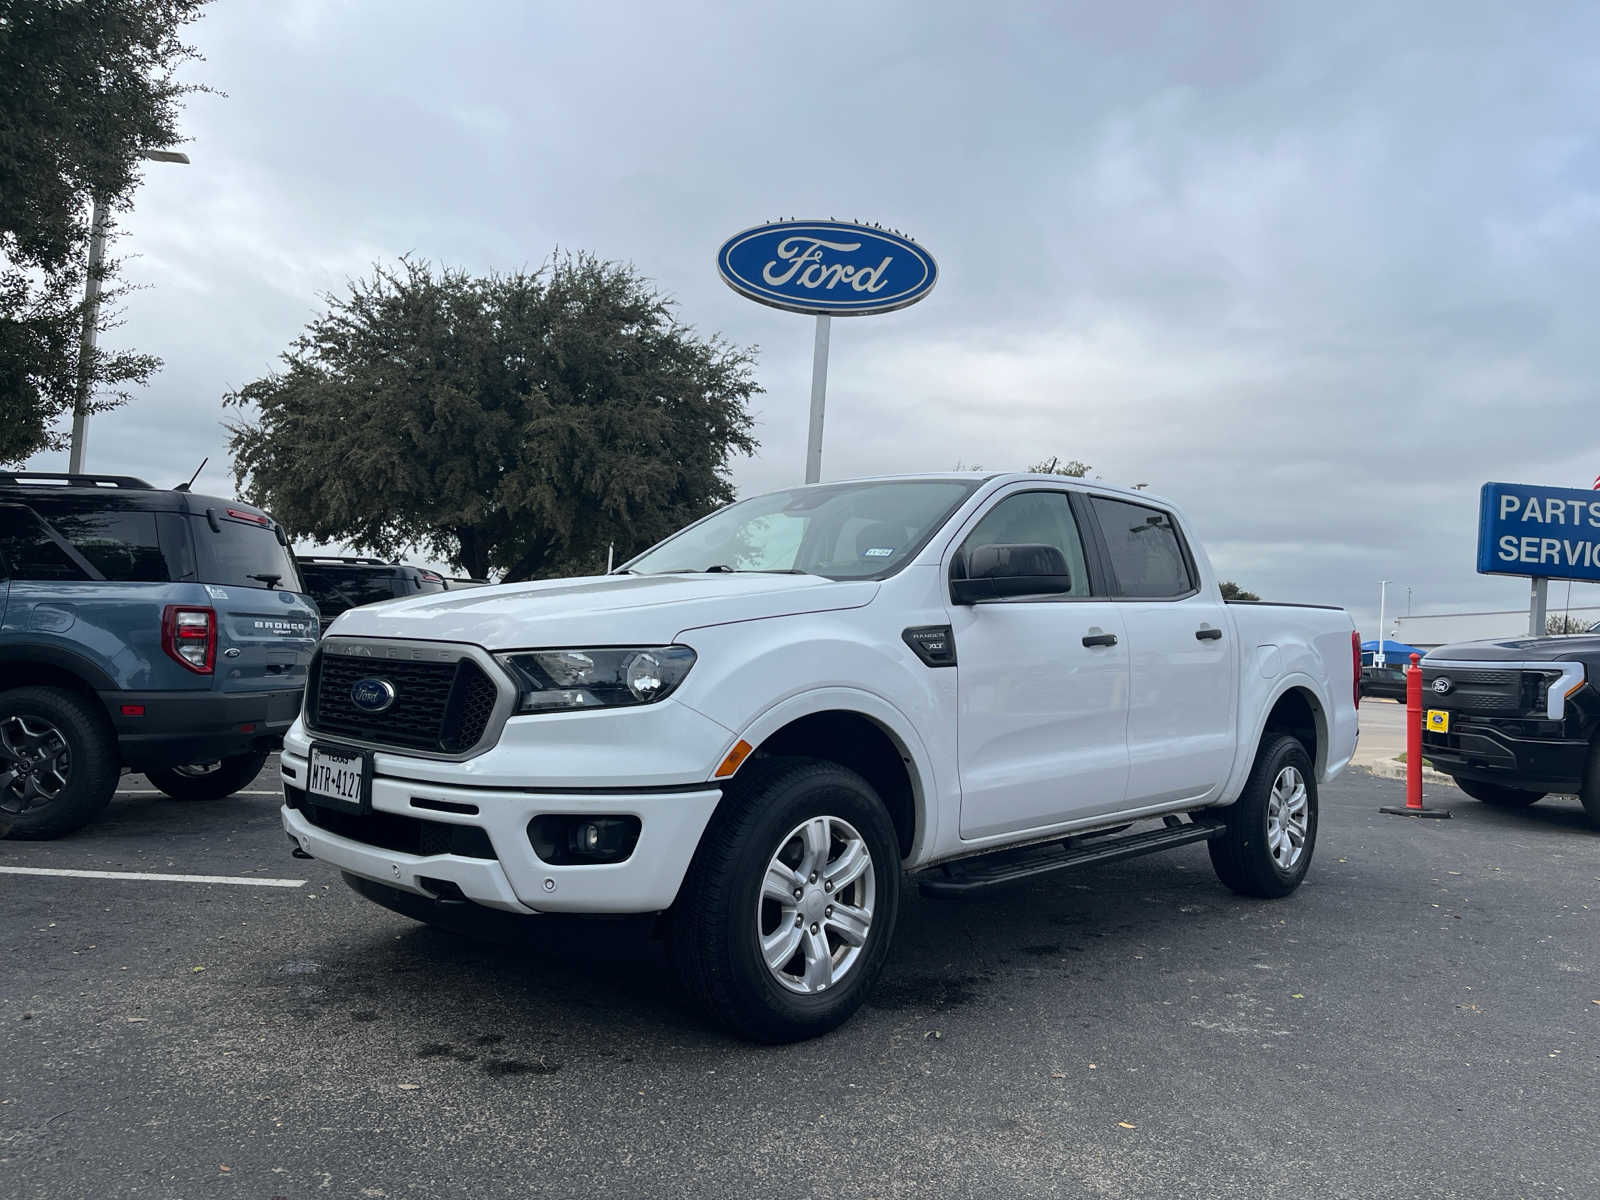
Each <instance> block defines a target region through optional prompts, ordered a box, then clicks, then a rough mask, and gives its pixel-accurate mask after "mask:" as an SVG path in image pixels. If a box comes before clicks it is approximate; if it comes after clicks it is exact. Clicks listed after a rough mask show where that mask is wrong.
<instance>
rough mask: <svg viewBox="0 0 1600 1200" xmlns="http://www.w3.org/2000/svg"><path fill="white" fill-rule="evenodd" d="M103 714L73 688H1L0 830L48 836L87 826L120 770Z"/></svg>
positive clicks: (107, 798)
mask: <svg viewBox="0 0 1600 1200" xmlns="http://www.w3.org/2000/svg"><path fill="white" fill-rule="evenodd" d="M121 767H122V763H121V759H120V758H119V756H118V754H117V743H116V739H115V738H114V737H112V734H111V729H110V726H109V725H108V724H107V723H106V719H105V716H104V714H102V713H101V712H100V710H99V709H98V708H97V707H96V706H94V705H93V704H91V703H90V702H89V701H88V700H86V699H84V698H83V697H82V696H79V695H78V694H77V693H75V692H71V691H68V690H67V689H66V688H54V687H23V688H14V689H12V690H11V691H9V692H0V832H3V835H4V836H6V837H10V838H18V839H25V840H31V841H42V840H44V839H46V838H58V837H61V836H62V835H63V834H68V833H71V832H72V831H73V830H75V829H81V828H82V827H83V826H85V825H87V824H88V823H89V822H90V821H92V820H94V819H95V817H97V816H99V815H100V811H101V809H103V808H105V806H106V805H107V804H109V803H110V802H111V795H112V793H113V792H115V791H116V790H117V776H118V774H120V772H121Z"/></svg>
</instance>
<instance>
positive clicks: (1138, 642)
mask: <svg viewBox="0 0 1600 1200" xmlns="http://www.w3.org/2000/svg"><path fill="white" fill-rule="evenodd" d="M1090 507H1091V508H1092V510H1093V512H1094V515H1095V519H1096V522H1097V523H1098V525H1099V527H1100V533H1101V535H1102V536H1103V538H1104V544H1105V547H1106V556H1107V558H1108V559H1109V560H1110V561H1109V566H1110V572H1111V576H1112V580H1111V586H1112V589H1113V590H1114V592H1115V593H1116V595H1117V597H1118V599H1119V605H1118V607H1119V608H1120V609H1121V611H1122V619H1123V623H1124V625H1125V626H1126V628H1127V633H1128V641H1129V644H1130V646H1131V648H1132V656H1131V662H1130V672H1129V691H1128V807H1129V808H1139V807H1143V806H1146V805H1153V804H1165V803H1169V802H1173V801H1179V800H1194V799H1201V798H1204V797H1207V796H1209V795H1211V794H1213V793H1215V792H1216V791H1218V790H1220V789H1221V787H1222V784H1223V783H1224V781H1225V780H1226V779H1227V777H1228V772H1229V771H1230V770H1231V769H1232V766H1233V758H1234V749H1235V745H1236V738H1235V734H1234V724H1235V712H1236V710H1237V707H1238V697H1237V695H1236V694H1235V693H1236V689H1237V687H1238V675H1239V670H1238V663H1239V648H1238V647H1237V646H1235V645H1234V644H1233V640H1232V639H1233V623H1232V622H1231V621H1230V620H1229V619H1228V613H1227V610H1226V609H1225V608H1224V606H1223V603H1222V600H1221V598H1220V597H1219V596H1217V595H1216V593H1215V592H1211V593H1207V592H1205V591H1202V590H1201V587H1200V578H1199V572H1198V570H1197V564H1196V563H1195V560H1194V556H1193V555H1192V554H1191V553H1190V551H1189V549H1188V547H1187V546H1186V545H1185V544H1184V541H1183V537H1182V535H1181V534H1180V533H1179V531H1178V527H1177V522H1176V521H1175V520H1174V519H1173V516H1172V514H1171V513H1168V512H1166V511H1164V510H1162V509H1158V508H1154V507H1151V506H1149V505H1145V504H1135V503H1131V502H1129V501H1126V500H1121V499H1117V498H1114V497H1110V496H1095V497H1093V498H1092V499H1091V500H1090Z"/></svg>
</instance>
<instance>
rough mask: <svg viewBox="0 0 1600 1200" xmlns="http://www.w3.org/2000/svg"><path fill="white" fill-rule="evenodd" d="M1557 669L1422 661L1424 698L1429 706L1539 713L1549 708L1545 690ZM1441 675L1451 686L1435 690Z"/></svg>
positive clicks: (1486, 713) (1461, 710)
mask: <svg viewBox="0 0 1600 1200" xmlns="http://www.w3.org/2000/svg"><path fill="white" fill-rule="evenodd" d="M1558 675H1559V672H1556V671H1527V670H1515V671H1505V670H1489V669H1483V670H1480V669H1469V668H1458V667H1441V666H1429V665H1428V663H1427V661H1426V660H1424V662H1423V664H1422V702H1423V704H1424V706H1425V707H1428V708H1443V709H1449V710H1450V711H1451V712H1459V713H1476V714H1481V715H1483V716H1489V717H1538V716H1542V715H1543V714H1544V711H1545V693H1546V692H1547V691H1548V690H1549V687H1550V684H1551V683H1552V682H1553V681H1554V680H1555V679H1556V678H1557V677H1558ZM1439 679H1448V680H1449V681H1450V689H1449V690H1448V691H1446V692H1442V693H1441V692H1438V691H1436V690H1434V683H1435V682H1436V681H1437V680H1439Z"/></svg>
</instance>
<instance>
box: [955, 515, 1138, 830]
mask: <svg viewBox="0 0 1600 1200" xmlns="http://www.w3.org/2000/svg"><path fill="white" fill-rule="evenodd" d="M1018 543H1031V544H1044V545H1051V546H1055V547H1056V548H1057V549H1059V550H1060V551H1061V552H1062V554H1063V555H1064V556H1065V558H1066V561H1067V565H1068V569H1069V572H1070V574H1071V576H1072V590H1071V592H1070V594H1068V595H1064V596H1058V595H1051V596H1039V597H1018V598H1011V599H1005V600H992V601H986V602H983V603H979V604H974V605H951V606H950V624H951V628H952V630H953V632H954V637H955V645H956V654H957V658H958V662H957V666H956V679H957V683H956V687H957V694H958V697H959V704H958V710H957V757H958V762H959V769H960V777H961V836H962V837H963V838H981V837H988V836H992V835H995V834H1002V833H1010V832H1014V831H1018V830H1024V829H1034V828H1038V827H1040V826H1046V825H1053V824H1059V823H1060V822H1063V821H1068V820H1071V819H1073V818H1075V817H1079V816H1085V815H1091V814H1094V813H1097V812H1109V811H1114V810H1116V809H1118V808H1121V807H1122V802H1123V796H1124V794H1125V791H1126V787H1127V777H1128V747H1127V733H1126V726H1127V718H1128V650H1127V646H1126V645H1125V644H1124V639H1123V626H1122V610H1121V606H1120V605H1118V604H1116V603H1114V602H1113V601H1112V600H1111V599H1109V598H1108V597H1106V596H1104V595H1097V594H1096V593H1097V592H1099V591H1100V589H1099V588H1097V587H1095V581H1094V580H1093V579H1092V578H1091V577H1090V574H1089V570H1088V563H1087V559H1086V556H1085V553H1084V544H1083V538H1082V536H1081V535H1080V533H1079V528H1078V523H1077V521H1076V519H1075V517H1074V514H1073V511H1072V506H1071V504H1070V502H1069V501H1068V498H1067V493H1066V492H1065V491H1062V490H1055V489H1050V488H1038V487H1031V488H1023V489H1020V490H1014V491H1011V492H1008V493H1004V494H1002V496H1001V498H1000V499H998V500H997V501H995V503H994V504H993V505H992V506H991V507H990V508H989V509H988V511H987V512H986V513H984V514H983V515H982V516H981V517H979V518H978V519H977V520H976V522H975V524H973V525H972V526H971V527H970V529H969V530H968V531H967V532H966V533H965V534H964V536H963V538H962V539H961V541H960V542H959V544H958V549H957V550H956V551H954V552H953V553H954V554H961V555H967V554H970V553H971V551H972V550H973V549H975V548H976V547H978V546H981V545H994V544H1010V545H1015V544H1018ZM949 568H950V561H949V560H947V561H946V563H945V569H946V571H948V570H949Z"/></svg>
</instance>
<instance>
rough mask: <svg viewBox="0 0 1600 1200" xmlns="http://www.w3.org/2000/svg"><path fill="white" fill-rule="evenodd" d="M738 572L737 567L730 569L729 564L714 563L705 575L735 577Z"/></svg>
mask: <svg viewBox="0 0 1600 1200" xmlns="http://www.w3.org/2000/svg"><path fill="white" fill-rule="evenodd" d="M737 571H738V568H737V567H730V566H729V565H728V564H727V563H712V564H711V565H710V566H709V567H707V568H706V571H705V573H706V574H707V575H723V574H727V575H733V574H736V573H737Z"/></svg>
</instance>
